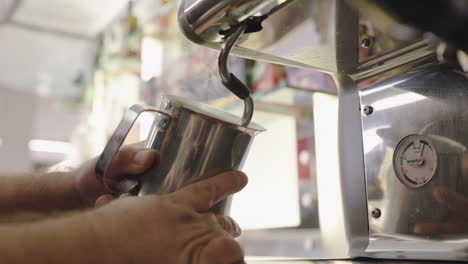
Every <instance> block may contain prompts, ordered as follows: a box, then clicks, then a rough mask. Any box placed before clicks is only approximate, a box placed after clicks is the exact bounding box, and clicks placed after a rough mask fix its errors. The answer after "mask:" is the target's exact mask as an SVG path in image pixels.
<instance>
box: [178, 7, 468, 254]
mask: <svg viewBox="0 0 468 264" xmlns="http://www.w3.org/2000/svg"><path fill="white" fill-rule="evenodd" d="M376 2H377V1H367V0H359V1H344V0H281V1H280V0H277V1H273V0H272V1H255V0H252V1H245V0H232V1H209V0H204V1H202V0H200V1H194V0H187V1H183V2H182V4H181V6H180V8H179V18H178V19H179V25H180V28H181V31H182V32H183V33H184V34H185V36H187V37H188V38H189V39H190V40H192V41H193V42H195V43H198V44H200V45H204V46H206V47H209V48H213V49H219V47H220V46H221V43H222V41H223V38H224V37H225V36H226V35H228V34H229V29H230V27H232V26H234V25H236V24H239V23H247V29H246V31H245V33H246V34H244V35H243V37H242V39H241V40H240V41H239V42H238V44H237V46H236V47H235V48H234V49H233V54H235V55H236V56H241V57H246V58H250V59H254V60H262V61H267V62H272V63H277V64H283V65H287V66H293V67H299V68H303V69H308V70H311V71H321V72H325V73H328V74H330V76H332V77H333V79H334V81H335V85H336V87H337V91H338V92H337V95H336V101H337V103H336V111H332V112H328V113H321V112H320V109H318V108H317V111H316V109H314V116H315V117H314V118H315V119H320V118H327V119H328V120H329V123H328V124H329V125H328V126H329V127H328V129H329V130H328V131H327V132H326V133H322V134H321V133H315V140H316V143H315V145H316V163H317V164H316V166H317V188H318V190H317V191H318V210H319V222H320V230H319V236H320V239H321V240H320V247H321V250H320V252H318V253H317V252H316V251H314V252H312V251H308V250H307V249H305V248H301V246H297V245H295V244H291V249H290V250H289V251H287V252H283V253H282V256H283V257H288V258H311V259H315V258H334V259H336V258H355V257H371V258H389V259H416V260H457V261H468V242H467V241H468V228H467V226H468V197H467V195H468V155H467V146H468V139H467V137H466V135H467V134H468V103H467V100H468V78H467V75H466V73H465V71H466V70H467V68H468V67H467V59H466V53H464V50H466V47H465V46H463V45H464V43H465V42H464V40H463V36H461V37H460V36H458V35H456V34H455V33H454V34H455V35H453V34H451V32H459V29H458V27H457V26H456V25H459V24H457V23H460V21H464V20H463V19H464V18H465V17H466V16H463V15H460V14H465V15H466V14H467V13H468V7H467V6H466V5H461V6H460V3H459V2H460V1H446V2H445V4H446V5H447V6H446V8H445V9H444V11H446V12H447V10H452V9H454V10H458V11H457V14H455V15H454V21H453V23H450V22H446V23H444V26H446V27H447V30H448V31H449V32H448V33H447V32H445V33H444V34H441V35H435V34H427V33H426V31H428V30H431V29H434V30H431V32H433V33H434V32H435V33H437V32H440V29H439V28H437V27H436V26H437V25H435V23H426V24H424V23H423V22H424V20H421V19H420V18H421V14H420V15H419V16H416V18H417V19H413V20H411V19H412V18H415V16H414V15H412V14H409V15H407V16H406V18H408V19H409V23H401V22H402V21H401V20H398V19H396V18H395V17H396V16H395V14H396V15H403V16H402V17H405V16H404V15H405V13H404V12H399V11H401V9H398V4H395V5H396V7H395V6H393V5H392V4H391V3H390V2H391V1H380V3H384V5H378V4H376ZM386 2H389V3H387V4H388V5H385V3H386ZM396 2H401V1H396ZM434 2H437V1H428V5H429V6H431V3H434ZM456 4H458V5H459V6H457V7H456V8H455V7H454V5H456ZM388 6H390V7H388ZM386 7H387V9H386ZM410 7H411V6H409V7H408V8H410ZM451 8H452V9H451ZM388 10H396V12H393V13H392V12H387V11H388ZM431 10H432V9H431ZM432 11H434V10H432ZM421 12H424V10H421ZM444 17H449V16H447V15H446V14H444ZM411 22H414V23H411ZM411 25H415V26H419V25H425V26H423V27H412V26H411ZM450 26H453V27H456V28H457V30H458V31H456V30H450ZM465 30H466V29H465ZM465 33H466V32H465ZM465 35H468V34H465ZM317 100H320V98H318V99H317ZM314 108H315V105H314ZM330 120H331V121H330ZM321 136H323V138H321ZM325 137H326V139H325ZM330 138H332V139H333V140H332V141H333V142H334V143H330ZM325 141H327V144H324V142H325ZM304 236H306V234H304ZM285 243H287V242H285ZM293 247H294V248H293Z"/></svg>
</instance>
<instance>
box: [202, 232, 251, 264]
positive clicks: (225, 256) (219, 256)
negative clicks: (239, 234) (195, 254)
mask: <svg viewBox="0 0 468 264" xmlns="http://www.w3.org/2000/svg"><path fill="white" fill-rule="evenodd" d="M200 259H201V261H200V264H212V263H217V264H233V263H244V252H243V250H242V248H241V247H240V245H239V243H237V241H235V240H234V239H232V238H227V237H217V238H215V239H213V240H211V241H210V242H209V243H208V244H207V245H206V246H205V247H204V248H203V249H202V251H201V253H200Z"/></svg>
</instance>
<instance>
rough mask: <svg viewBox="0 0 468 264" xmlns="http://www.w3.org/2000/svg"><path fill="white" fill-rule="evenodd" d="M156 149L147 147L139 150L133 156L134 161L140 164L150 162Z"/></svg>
mask: <svg viewBox="0 0 468 264" xmlns="http://www.w3.org/2000/svg"><path fill="white" fill-rule="evenodd" d="M153 153H154V151H152V150H149V149H145V150H139V151H138V152H137V153H136V154H135V156H134V157H133V161H134V162H135V163H137V164H139V165H144V164H147V163H148V162H150V160H152V159H153V155H154V154H153Z"/></svg>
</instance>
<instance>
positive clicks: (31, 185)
mask: <svg viewBox="0 0 468 264" xmlns="http://www.w3.org/2000/svg"><path fill="white" fill-rule="evenodd" d="M74 181H75V179H74V177H72V175H70V174H69V173H65V172H52V173H32V174H24V175H0V214H10V213H13V212H17V211H42V212H44V211H57V210H59V211H61V210H70V209H76V208H82V207H84V205H83V201H82V199H81V196H80V193H79V192H78V190H77V189H76V184H75V182H74Z"/></svg>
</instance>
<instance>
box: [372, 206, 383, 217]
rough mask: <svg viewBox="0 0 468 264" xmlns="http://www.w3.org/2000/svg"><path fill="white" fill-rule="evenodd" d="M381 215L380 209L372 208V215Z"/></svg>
mask: <svg viewBox="0 0 468 264" xmlns="http://www.w3.org/2000/svg"><path fill="white" fill-rule="evenodd" d="M381 215H382V211H380V209H379V208H375V209H374V210H372V217H374V218H379V217H380V216H381Z"/></svg>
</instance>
